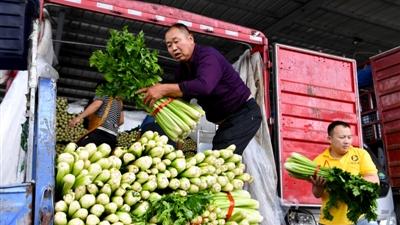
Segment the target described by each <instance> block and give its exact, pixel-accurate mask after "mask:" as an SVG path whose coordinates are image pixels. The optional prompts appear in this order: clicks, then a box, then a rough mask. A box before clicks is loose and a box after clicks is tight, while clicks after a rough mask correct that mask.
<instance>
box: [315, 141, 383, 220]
mask: <svg viewBox="0 0 400 225" xmlns="http://www.w3.org/2000/svg"><path fill="white" fill-rule="evenodd" d="M314 162H316V163H317V164H318V165H321V166H323V167H337V168H340V169H342V170H344V171H347V172H349V173H351V174H353V175H357V174H360V175H361V176H363V175H365V174H370V173H377V172H378V170H377V169H376V166H375V164H374V163H373V161H372V159H371V156H370V155H369V154H368V152H367V151H365V150H364V149H361V148H355V147H350V148H349V151H348V152H347V153H346V154H345V155H344V156H342V158H340V159H335V158H333V157H332V156H331V154H330V153H329V148H327V149H325V150H324V152H322V153H321V154H320V155H318V156H317V157H316V158H315V159H314ZM328 198H329V195H328V193H327V192H324V193H323V195H322V207H321V215H320V221H319V222H320V223H321V224H326V225H328V224H336V225H347V224H353V223H352V222H351V221H350V220H349V219H348V218H347V216H346V214H347V205H346V204H345V203H343V202H338V203H337V206H338V207H337V208H335V207H334V208H332V209H331V210H330V211H329V212H330V213H331V215H332V216H333V219H332V220H327V219H325V218H324V217H323V212H322V209H323V208H324V207H325V204H326V203H327V202H328Z"/></svg>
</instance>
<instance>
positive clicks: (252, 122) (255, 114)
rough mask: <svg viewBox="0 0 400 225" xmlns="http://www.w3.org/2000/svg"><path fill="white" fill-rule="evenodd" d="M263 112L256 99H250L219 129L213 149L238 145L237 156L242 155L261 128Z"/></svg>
mask: <svg viewBox="0 0 400 225" xmlns="http://www.w3.org/2000/svg"><path fill="white" fill-rule="evenodd" d="M261 120H262V116H261V111H260V107H259V106H258V104H257V102H256V100H255V99H254V98H251V99H249V100H248V101H247V102H246V103H244V104H243V105H242V106H241V107H240V108H239V109H238V110H237V111H236V112H235V113H233V114H231V115H230V116H229V117H228V118H226V119H225V120H224V121H223V122H222V123H221V124H220V125H219V127H218V130H217V131H216V134H215V136H214V139H213V149H223V148H226V147H228V146H229V145H231V144H234V145H236V150H235V153H236V154H240V155H241V154H242V153H243V151H244V149H245V148H246V146H247V145H248V144H249V142H250V140H251V139H252V138H253V137H254V135H255V134H256V133H257V131H258V129H259V128H260V126H261Z"/></svg>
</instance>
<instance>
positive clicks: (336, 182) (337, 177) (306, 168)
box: [285, 152, 379, 223]
mask: <svg viewBox="0 0 400 225" xmlns="http://www.w3.org/2000/svg"><path fill="white" fill-rule="evenodd" d="M285 168H286V170H287V171H288V172H289V175H290V176H292V177H295V178H298V179H304V180H309V179H310V177H311V176H314V175H315V173H316V172H317V174H318V175H319V176H322V177H323V178H325V180H326V187H325V189H326V191H327V192H328V193H329V200H328V202H327V204H326V206H325V208H324V209H323V214H324V217H325V218H326V219H328V220H332V219H333V217H332V215H331V214H330V212H329V210H330V209H331V208H333V207H336V206H337V203H338V202H339V201H341V202H344V203H346V204H347V206H348V211H347V218H349V220H351V221H352V222H354V223H357V220H358V219H359V218H360V216H361V215H363V214H365V218H366V219H368V220H369V221H371V220H376V219H377V214H376V210H377V203H376V199H377V198H378V197H379V185H378V184H375V183H371V182H368V181H366V180H364V179H363V178H362V177H361V176H360V175H357V176H355V175H352V174H350V173H349V172H347V171H343V170H341V169H339V168H326V167H318V168H317V164H316V163H315V162H313V161H311V160H310V159H308V158H307V157H305V156H303V155H301V154H299V153H295V152H294V153H292V154H291V156H290V157H289V158H287V160H286V162H285Z"/></svg>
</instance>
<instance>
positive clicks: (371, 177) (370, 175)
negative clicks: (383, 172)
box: [363, 174, 379, 184]
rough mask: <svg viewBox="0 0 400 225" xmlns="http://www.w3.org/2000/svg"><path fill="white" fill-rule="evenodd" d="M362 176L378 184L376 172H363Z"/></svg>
mask: <svg viewBox="0 0 400 225" xmlns="http://www.w3.org/2000/svg"><path fill="white" fill-rule="evenodd" d="M363 178H364V180H366V181H369V182H372V183H377V184H379V177H378V175H377V174H365V175H363Z"/></svg>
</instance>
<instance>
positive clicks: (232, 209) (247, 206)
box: [191, 190, 264, 225]
mask: <svg viewBox="0 0 400 225" xmlns="http://www.w3.org/2000/svg"><path fill="white" fill-rule="evenodd" d="M228 195H230V196H231V197H228ZM230 198H231V199H230ZM258 208H259V203H258V201H257V200H255V199H252V198H251V196H250V193H249V192H247V191H245V190H236V191H233V192H229V193H227V192H219V193H214V194H212V195H211V203H210V205H209V206H208V207H207V210H205V211H204V212H203V214H202V215H200V216H198V217H197V218H195V219H194V220H192V221H191V222H192V223H194V224H227V225H237V224H259V223H261V222H262V220H263V219H264V218H263V217H262V216H261V215H260V213H259V211H258Z"/></svg>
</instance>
